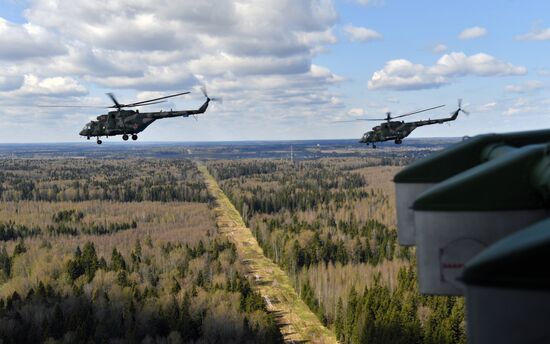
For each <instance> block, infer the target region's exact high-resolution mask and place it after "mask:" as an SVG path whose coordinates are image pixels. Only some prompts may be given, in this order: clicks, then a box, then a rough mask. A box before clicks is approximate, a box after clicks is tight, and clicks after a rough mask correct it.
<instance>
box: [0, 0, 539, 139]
mask: <svg viewBox="0 0 550 344" xmlns="http://www.w3.org/2000/svg"><path fill="white" fill-rule="evenodd" d="M0 4H1V6H0V17H1V19H0V120H1V121H2V123H3V125H2V126H0V142H53V141H80V140H82V138H80V137H79V136H78V131H79V130H80V128H81V127H82V126H83V125H84V124H85V123H86V122H87V121H89V120H91V119H93V118H94V117H95V116H96V115H99V114H100V112H101V111H100V112H99V113H98V112H97V111H98V110H97V109H95V110H86V109H51V108H49V109H45V108H37V107H36V105H38V104H85V105H110V104H109V100H108V99H107V98H106V97H105V95H104V93H105V92H111V91H112V92H114V93H116V95H117V97H118V98H119V100H120V101H121V102H131V101H133V100H135V99H139V100H141V99H147V97H156V96H161V95H165V94H170V93H171V92H178V91H181V90H191V91H192V94H191V95H189V96H185V97H182V98H181V99H176V100H174V101H172V102H170V103H167V104H162V106H161V105H158V106H157V107H156V108H155V107H150V108H151V109H160V108H164V109H166V108H169V107H172V108H174V109H176V108H177V109H182V108H194V107H198V106H199V105H200V104H201V103H202V101H203V97H202V95H201V93H200V91H199V89H198V85H199V84H205V85H206V86H207V88H208V89H209V92H210V93H211V94H213V95H216V96H222V97H223V98H224V102H223V104H213V106H212V107H211V108H210V109H209V110H208V112H207V114H206V115H204V116H202V117H201V118H200V119H199V120H198V121H195V120H193V119H191V118H187V119H181V118H175V119H168V120H163V121H158V122H157V123H154V124H153V125H152V126H151V127H150V128H148V129H147V130H146V131H145V132H143V133H142V134H141V135H140V140H143V141H159V140H168V141H215V140H257V139H268V140H273V139H316V138H319V139H327V138H359V137H360V136H361V135H362V133H363V132H365V131H367V130H368V129H369V128H370V127H371V126H373V125H375V124H376V123H372V122H359V121H358V122H351V123H334V121H338V120H354V119H358V118H368V117H383V116H384V113H385V112H386V111H392V112H393V113H395V114H399V113H403V112H409V111H412V110H416V109H419V108H423V107H432V106H436V105H440V104H446V107H445V108H443V109H444V110H443V111H435V112H428V113H426V116H427V117H431V118H436V117H443V116H446V115H447V114H448V113H449V112H451V111H452V110H454V109H455V107H456V99H457V98H463V99H464V105H463V107H464V108H465V109H467V110H469V111H470V112H471V115H470V116H469V117H465V116H461V117H459V119H458V120H457V121H455V122H453V123H452V124H451V125H450V126H447V125H443V126H439V125H438V126H431V127H424V128H420V129H418V130H417V131H415V132H414V133H413V134H412V136H413V137H430V136H464V135H475V134H479V133H484V132H506V131H512V130H528V129H540V128H544V127H549V126H550V111H549V110H548V108H549V106H548V105H550V99H548V97H547V95H548V85H549V82H550V65H549V62H548V56H550V3H548V2H547V1H542V0H540V1H460V2H455V1H453V2H450V1H427V0H426V1H414V2H413V1H391V0H384V1H382V0H379V1H375V0H370V1H367V0H357V1H353V0H346V1H330V0H308V1H305V0H304V1H284V0H261V1H259V0H258V1H251V0H250V1H244V0H240V1H225V0H220V1H215V2H214V1H212V2H208V1H204V2H200V3H197V2H196V1H180V2H177V3H175V2H173V1H168V0H163V1H155V2H151V3H150V4H147V3H145V2H139V3H138V2H132V1H110V2H109V4H108V5H106V6H105V5H102V4H100V3H99V2H97V3H96V2H87V1H84V0H82V1H81V0H72V1H69V0H52V1H49V2H43V1H20V0H1V1H0ZM144 109H145V108H143V109H142V111H144ZM423 117H424V115H417V116H412V117H410V119H411V120H414V119H422V118H423ZM110 140H111V139H110ZM112 140H117V141H118V140H119V138H116V139H112Z"/></svg>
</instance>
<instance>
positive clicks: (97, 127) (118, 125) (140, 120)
mask: <svg viewBox="0 0 550 344" xmlns="http://www.w3.org/2000/svg"><path fill="white" fill-rule="evenodd" d="M201 91H202V93H203V94H204V96H205V97H206V101H205V102H204V104H202V106H201V107H200V108H198V109H197V110H179V111H173V110H172V109H170V111H162V110H161V111H156V112H140V111H139V110H125V108H133V107H139V106H146V105H153V104H158V103H162V102H165V100H164V99H167V98H172V97H177V96H181V95H184V94H188V93H190V92H181V93H176V94H172V95H168V96H165V97H159V98H154V99H149V100H144V101H140V102H135V103H130V104H121V103H119V102H118V101H117V99H116V98H115V96H114V94H112V93H107V96H109V98H111V100H112V101H113V103H114V105H111V106H107V107H102V108H110V109H116V110H113V111H109V112H108V113H107V114H104V115H100V116H97V120H96V121H90V122H88V123H87V124H86V125H85V126H84V128H83V129H82V130H81V131H80V133H79V134H80V136H85V137H86V138H87V139H88V140H89V139H90V138H91V137H96V139H97V141H96V142H97V144H101V143H102V141H101V139H100V138H101V137H102V136H105V137H109V136H115V135H122V139H123V140H124V141H127V140H128V138H130V137H131V138H132V140H134V141H135V140H137V139H138V136H137V134H138V133H140V132H142V131H143V130H145V128H147V127H148V126H149V125H150V124H151V123H153V122H154V121H156V120H157V119H161V118H170V117H179V116H181V117H189V116H195V115H198V114H201V113H204V112H205V111H206V109H207V108H208V104H210V102H211V101H217V100H219V99H217V98H210V97H208V93H207V92H206V89H205V88H204V87H201ZM48 107H68V106H56V105H53V106H48ZM69 107H86V106H69Z"/></svg>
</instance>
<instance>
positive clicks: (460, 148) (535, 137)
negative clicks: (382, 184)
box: [394, 129, 550, 183]
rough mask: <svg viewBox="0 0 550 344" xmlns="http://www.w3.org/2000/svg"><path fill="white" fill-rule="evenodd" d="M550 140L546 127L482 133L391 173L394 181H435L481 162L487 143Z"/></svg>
mask: <svg viewBox="0 0 550 344" xmlns="http://www.w3.org/2000/svg"><path fill="white" fill-rule="evenodd" d="M548 141H550V130H549V129H545V130H536V131H523V132H516V133H508V134H485V135H478V136H475V137H473V138H470V139H467V140H464V141H462V142H460V143H457V144H455V145H453V146H451V147H449V148H447V149H444V150H442V151H440V152H437V153H434V154H432V155H431V156H430V157H429V158H426V159H422V160H418V161H415V162H414V163H412V164H410V165H409V166H407V167H405V168H404V169H403V170H401V171H400V172H399V173H397V174H396V175H395V177H394V182H396V183H439V182H441V181H443V180H445V179H447V178H449V177H452V176H454V175H456V174H458V173H460V172H462V171H465V170H468V169H470V168H472V167H474V166H477V165H479V164H481V163H482V162H483V152H484V149H486V148H487V146H488V145H491V144H502V145H508V146H511V147H523V146H525V145H529V144H537V143H544V142H548Z"/></svg>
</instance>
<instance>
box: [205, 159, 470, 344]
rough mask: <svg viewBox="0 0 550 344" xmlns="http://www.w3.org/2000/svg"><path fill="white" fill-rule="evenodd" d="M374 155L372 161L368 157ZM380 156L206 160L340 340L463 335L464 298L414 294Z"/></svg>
mask: <svg viewBox="0 0 550 344" xmlns="http://www.w3.org/2000/svg"><path fill="white" fill-rule="evenodd" d="M374 165H378V166H374ZM392 165H394V164H392V163H390V162H387V161H379V162H378V164H376V163H375V164H373V163H372V161H368V160H366V159H355V158H349V159H320V160H314V161H300V162H297V163H290V162H287V161H274V160H271V161H269V160H244V161H243V160H241V161H215V162H210V163H209V165H208V166H209V169H210V171H211V173H212V174H213V175H214V176H215V177H216V178H217V179H218V180H219V181H220V185H221V187H222V189H223V190H224V192H225V193H226V194H227V195H228V197H230V199H231V200H232V202H233V203H234V204H235V206H236V207H237V209H238V210H239V211H240V212H241V214H242V216H243V218H244V219H245V221H246V222H247V224H248V225H249V227H250V228H251V230H252V231H253V233H254V235H255V236H256V238H257V240H258V242H259V243H260V245H261V246H262V248H263V250H264V252H265V254H267V255H268V256H269V257H270V258H272V259H273V260H274V261H275V262H277V263H278V264H280V265H281V266H282V267H283V268H284V269H286V271H287V272H288V273H289V275H290V276H291V277H292V279H293V281H294V285H295V288H296V290H297V291H298V292H299V293H300V296H301V297H302V299H303V300H304V301H305V302H306V303H307V304H308V305H309V307H310V308H311V309H312V310H313V311H314V312H315V313H316V314H317V315H318V317H319V318H320V319H321V320H322V321H323V322H324V323H325V324H326V325H327V326H329V327H331V328H332V329H333V330H334V331H335V333H336V335H337V337H338V339H339V340H340V341H342V342H343V343H464V342H465V323H464V301H463V299H462V298H457V297H435V296H422V295H420V294H419V293H418V288H417V285H416V277H415V260H414V259H415V258H414V251H412V250H411V249H408V248H402V247H400V246H399V245H398V243H397V236H396V229H395V207H394V204H395V195H394V192H393V185H392V183H391V179H392V177H393V175H394V174H395V172H396V171H398V169H399V167H397V166H392Z"/></svg>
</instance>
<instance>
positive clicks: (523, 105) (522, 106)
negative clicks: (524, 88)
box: [503, 98, 539, 116]
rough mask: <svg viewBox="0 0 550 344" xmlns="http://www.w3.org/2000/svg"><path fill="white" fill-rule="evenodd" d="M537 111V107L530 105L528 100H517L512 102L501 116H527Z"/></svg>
mask: <svg viewBox="0 0 550 344" xmlns="http://www.w3.org/2000/svg"><path fill="white" fill-rule="evenodd" d="M537 111H539V107H538V106H535V105H534V104H532V103H531V101H530V100H528V99H526V98H517V99H515V100H514V101H513V103H512V105H510V106H509V107H508V108H507V109H506V110H505V111H504V112H503V114H504V115H505V116H512V115H517V114H527V113H533V112H537Z"/></svg>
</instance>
